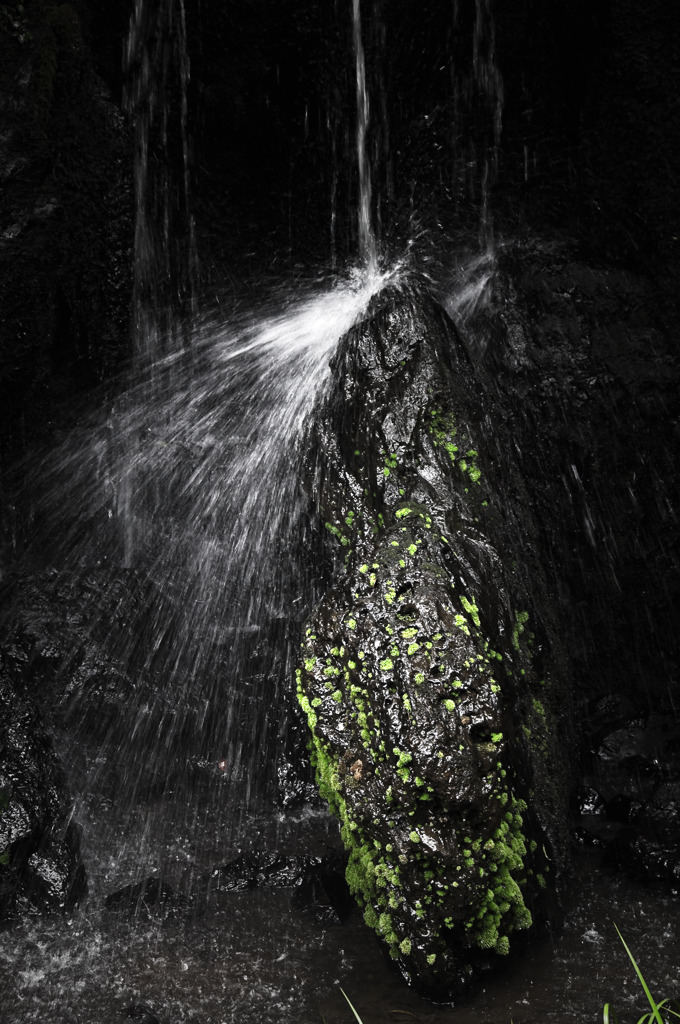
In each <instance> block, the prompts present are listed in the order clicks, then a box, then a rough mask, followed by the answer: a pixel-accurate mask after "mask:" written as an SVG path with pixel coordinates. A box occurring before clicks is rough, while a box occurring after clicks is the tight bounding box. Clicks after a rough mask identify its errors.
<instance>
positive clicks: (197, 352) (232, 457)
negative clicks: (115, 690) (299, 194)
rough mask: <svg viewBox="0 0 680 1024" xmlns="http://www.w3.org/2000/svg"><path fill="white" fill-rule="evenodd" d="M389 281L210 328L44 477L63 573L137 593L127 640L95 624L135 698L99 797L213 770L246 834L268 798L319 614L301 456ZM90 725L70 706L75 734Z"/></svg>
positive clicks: (105, 760)
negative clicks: (97, 570) (340, 363)
mask: <svg viewBox="0 0 680 1024" xmlns="http://www.w3.org/2000/svg"><path fill="white" fill-rule="evenodd" d="M388 277H389V275H378V274H370V273H363V274H362V275H359V274H358V273H357V274H355V276H354V278H353V279H352V280H350V281H348V282H345V283H341V284H337V285H336V286H335V287H333V288H331V289H330V290H327V291H325V292H323V293H321V294H316V295H312V296H308V297H306V298H302V299H300V300H299V301H297V302H295V303H293V304H290V305H289V306H288V307H285V306H283V307H281V306H280V305H279V306H277V305H276V304H271V305H270V306H269V308H268V310H267V314H266V315H260V316H258V317H251V316H245V315H244V316H242V317H240V318H238V319H236V320H233V321H231V322H229V323H216V322H215V321H214V320H210V318H208V317H206V318H205V319H204V322H203V324H202V325H200V326H199V327H198V328H197V329H196V334H195V337H194V339H193V343H192V346H191V351H190V352H189V351H187V352H182V351H178V352H175V353H173V354H172V355H169V356H167V357H166V358H165V359H163V360H159V361H158V363H157V365H156V367H155V371H154V381H155V385H154V388H153V390H152V391H150V390H149V389H148V388H147V387H146V386H145V385H144V384H143V383H142V384H138V385H136V386H133V387H131V388H130V389H129V390H128V391H127V392H126V393H125V394H124V395H123V396H122V398H121V399H120V400H119V401H118V403H117V405H116V407H115V409H114V410H113V412H112V414H111V415H110V417H109V418H108V420H107V421H106V422H105V423H104V424H103V425H99V426H96V425H95V426H94V427H93V426H88V428H87V429H85V430H84V431H83V432H82V433H81V434H79V435H78V436H73V437H71V438H70V439H69V440H68V441H67V442H66V443H65V444H64V445H63V446H62V448H61V449H60V450H58V451H57V452H56V453H53V454H52V455H51V456H50V459H49V464H45V465H43V466H41V467H39V471H38V473H37V474H36V477H37V478H38V479H40V481H44V486H43V487H42V493H43V498H42V500H41V502H40V507H39V515H40V517H41V518H42V519H44V524H43V523H41V527H40V532H41V533H42V531H43V525H44V528H45V529H46V530H47V534H46V536H47V544H48V549H49V551H50V558H51V561H52V564H55V563H56V564H59V565H60V566H61V567H63V568H64V569H65V570H66V571H67V572H71V573H75V574H76V575H77V574H79V573H80V574H83V575H84V574H87V573H88V572H91V568H92V566H93V565H98V566H100V567H103V571H110V572H111V573H113V574H116V573H118V574H119V575H120V573H121V572H123V574H124V575H126V574H127V577H128V578H129V579H130V580H134V581H135V587H134V588H133V589H134V596H133V597H130V596H129V597H128V598H124V599H123V601H124V603H126V607H125V612H124V615H122V617H121V616H119V617H118V618H119V619H121V618H122V620H123V621H124V623H125V626H124V628H122V629H121V628H111V627H110V625H109V624H108V623H107V622H104V621H102V615H101V614H100V615H99V619H98V618H97V613H96V611H93V613H92V616H91V618H92V630H93V632H97V633H98V635H100V636H101V635H102V633H104V634H105V635H106V647H107V651H108V654H109V656H110V658H111V661H112V663H114V664H115V665H116V666H117V671H118V673H119V674H121V673H122V674H123V675H125V676H126V678H127V679H128V680H130V681H131V683H130V687H129V691H130V692H129V693H128V695H127V697H126V707H125V709H124V712H123V713H124V716H125V723H124V726H123V727H122V728H121V727H119V728H117V730H115V735H113V734H112V736H111V737H110V739H108V738H104V740H103V741H102V742H103V746H104V747H106V746H107V744H108V745H110V746H112V749H110V750H108V749H102V750H101V751H99V752H95V756H94V760H95V761H96V762H97V764H98V765H99V766H100V767H99V768H95V769H94V774H92V775H91V776H90V779H89V781H88V785H89V786H92V785H96V784H97V773H98V772H107V771H109V770H110V763H109V762H110V760H111V758H115V760H116V761H117V762H119V763H123V762H124V763H125V777H124V779H122V780H121V792H120V793H119V794H118V797H117V799H118V800H119V801H128V802H129V804H132V803H133V802H134V801H135V800H136V799H138V794H139V791H140V789H141V788H143V785H144V779H145V777H147V776H148V774H149V771H150V766H153V767H154V769H155V770H158V768H159V766H162V765H171V764H176V763H177V760H178V759H181V760H182V762H183V763H186V764H189V763H190V762H192V760H193V761H194V762H196V761H197V760H199V759H203V760H204V761H205V760H206V759H207V760H208V761H210V762H211V763H213V764H217V763H219V765H220V769H221V772H222V777H226V778H228V779H232V780H233V781H234V784H235V785H238V788H239V797H238V801H237V802H238V803H239V805H240V808H239V810H238V811H236V812H234V811H232V825H233V827H234V828H237V827H238V821H239V819H240V817H241V816H242V814H243V813H245V811H246V810H247V809H248V806H249V805H250V804H251V802H252V801H257V800H258V799H260V797H262V796H263V794H264V793H265V791H266V789H267V787H268V786H271V784H272V771H275V767H276V764H275V762H276V749H272V746H274V748H275V747H276V743H277V735H278V733H277V730H280V722H279V719H280V708H279V705H280V694H279V693H278V692H277V687H278V685H279V679H281V678H282V668H285V664H284V665H283V666H282V664H281V661H282V659H283V661H284V662H285V651H286V643H290V638H291V632H294V629H293V630H291V629H290V628H289V627H290V624H291V622H292V623H294V622H295V621H297V620H301V619H302V617H303V616H304V615H305V614H306V613H307V612H308V610H309V606H310V603H311V602H312V601H313V600H314V599H315V589H314V587H315V583H314V566H313V565H310V564H305V559H304V555H303V556H301V554H300V552H301V551H303V552H304V535H305V529H306V524H307V523H309V521H310V515H312V516H313V510H314V501H315V495H314V489H313V488H314V482H313V480H311V479H307V478H303V475H302V473H301V466H302V459H303V457H304V456H305V454H306V453H305V452H304V450H303V448H304V446H303V445H302V443H301V442H302V441H303V439H304V434H305V426H306V423H307V421H308V417H309V416H310V414H311V413H312V411H313V408H314V406H315V403H316V402H317V401H318V400H319V399H320V398H321V396H322V395H323V393H324V388H325V386H326V384H327V382H328V380H329V357H330V355H331V354H332V352H333V350H334V348H335V347H336V345H337V342H338V341H339V339H340V338H341V337H342V336H343V335H344V334H345V333H346V332H347V331H348V330H349V329H350V328H351V327H352V325H353V324H354V323H355V322H356V321H357V319H358V318H360V317H361V316H362V315H363V313H364V312H365V310H366V308H367V306H368V303H369V301H370V300H371V298H372V296H373V295H375V294H376V293H377V292H378V291H379V290H380V289H381V287H382V286H383V284H384V283H385V281H386V280H387V279H388ZM308 561H309V558H308ZM140 581H141V585H140ZM105 586H106V584H105ZM282 649H283V653H282ZM277 659H278V661H277ZM277 671H278V676H277ZM273 705H274V706H277V713H276V714H274V715H272V714H270V712H271V708H272V706H273ZM83 714H84V713H83ZM78 715H79V711H78V701H77V699H74V708H73V712H72V714H71V722H72V724H73V722H75V728H76V729H78V728H79V725H78ZM88 728H89V727H88V726H87V724H86V723H85V721H84V719H83V725H82V729H81V732H82V733H83V734H84V735H87V731H88ZM121 734H122V735H123V739H121ZM265 765H268V766H270V767H269V778H267V771H266V770H265ZM175 775H176V772H175ZM175 796H176V797H177V793H175ZM185 796H186V794H185ZM184 803H185V804H186V805H187V810H188V812H190V807H189V806H188V805H190V803H191V801H190V800H184Z"/></svg>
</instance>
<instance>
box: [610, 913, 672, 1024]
mask: <svg viewBox="0 0 680 1024" xmlns="http://www.w3.org/2000/svg"><path fill="white" fill-rule="evenodd" d="M614 927H615V928H616V934H617V935H618V937H619V938H620V939H621V942H622V943H623V948H624V949H625V951H626V953H627V954H628V959H629V960H630V962H631V963H632V965H633V967H634V968H635V973H636V974H637V976H638V978H639V979H640V984H641V985H642V988H643V990H644V993H645V995H646V996H647V1002H648V1003H649V1005H650V1007H651V1009H650V1010H649V1011H648V1012H647V1013H643V1015H642V1016H641V1017H640V1019H639V1020H638V1022H637V1024H654V1022H656V1024H668V1019H666V1020H664V1018H663V1017H662V1016H661V1011H662V1010H663V1011H664V1013H665V1014H666V1015H668V1014H670V1016H671V1017H676V1018H677V1019H678V1020H680V1013H676V1012H675V1010H672V1009H671V1008H670V1006H669V1005H668V999H662V1000H661V1002H660V1003H657V1001H656V1000H655V999H654V996H653V995H652V993H651V992H650V990H649V986H648V984H647V982H646V981H645V979H644V977H643V976H642V971H641V970H640V968H639V967H638V965H637V961H636V960H635V957H634V956H633V954H632V953H631V951H630V949H629V948H628V946H627V945H626V940H625V939H624V937H623V935H622V934H621V932H620V931H619V929H618V926H617V925H614ZM602 1021H603V1024H617V1018H616V1014H615V1013H614V1010H613V1008H611V1007H610V1005H609V1003H605V1004H604V1009H603V1011H602Z"/></svg>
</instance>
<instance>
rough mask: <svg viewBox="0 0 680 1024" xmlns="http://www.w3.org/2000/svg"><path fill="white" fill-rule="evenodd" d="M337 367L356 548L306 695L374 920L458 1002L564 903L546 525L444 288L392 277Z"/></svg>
mask: <svg viewBox="0 0 680 1024" xmlns="http://www.w3.org/2000/svg"><path fill="white" fill-rule="evenodd" d="M333 374H334V382H335V390H334V393H333V395H332V396H331V398H330V399H329V400H328V402H327V404H326V406H325V408H324V409H323V411H322V413H321V415H320V416H319V418H318V421H317V424H316V426H315V428H314V431H315V433H316V438H315V439H314V440H313V443H312V444H311V446H310V450H311V452H312V455H310V458H316V459H317V460H318V463H317V466H316V469H315V475H314V479H315V480H316V482H317V488H318V489H317V492H316V498H317V500H318V501H319V504H320V513H321V516H322V518H323V521H324V522H325V527H326V530H327V533H328V536H329V538H330V540H331V542H332V543H334V544H335V545H336V548H337V558H336V567H335V572H334V578H333V582H332V585H331V587H330V589H329V590H328V592H327V593H326V596H325V598H324V600H323V601H322V602H321V605H320V606H319V608H318V609H317V611H316V613H315V614H314V616H313V618H312V620H311V621H310V623H309V624H308V627H307V629H306V636H305V638H304V642H303V644H302V652H301V659H300V663H299V667H298V669H297V692H298V699H299V702H300V704H301V706H302V708H303V710H304V712H305V713H306V716H307V723H308V726H309V729H310V732H311V752H312V760H313V762H314V764H315V766H316V773H317V781H318V785H319V788H320V791H321V793H322V795H323V796H324V797H325V798H326V800H327V801H328V804H329V806H330V808H331V810H332V811H333V813H334V814H336V815H337V817H338V818H339V820H340V822H341V831H342V837H343V841H344V843H345V846H346V847H347V850H348V852H349V864H348V869H347V880H348V882H349V886H350V889H351V890H352V892H353V894H354V895H355V897H356V899H357V900H358V902H359V904H360V905H361V906H362V907H363V909H364V916H365V919H366V922H367V923H368V924H369V925H370V926H371V927H372V928H374V929H375V931H376V932H377V934H378V936H379V937H380V938H381V940H382V941H383V942H384V944H385V945H386V947H387V949H388V951H389V954H390V956H391V957H392V958H394V959H395V960H396V961H397V964H398V966H399V967H400V969H401V971H402V973H403V974H404V975H405V976H406V977H407V978H408V979H409V980H410V981H412V982H413V983H415V984H416V985H418V986H419V987H420V988H421V989H422V990H424V991H426V992H427V993H428V994H430V995H433V996H450V995H451V994H454V993H455V992H457V991H460V990H461V989H462V988H464V987H465V985H466V984H467V983H468V982H469V980H470V979H471V978H473V977H474V976H475V975H476V974H477V973H478V972H479V970H481V969H483V968H485V967H487V966H489V965H490V964H492V963H493V962H494V959H495V958H497V957H498V956H502V955H504V954H507V953H508V952H509V950H510V948H511V945H513V944H515V941H516V938H517V937H519V936H520V935H522V934H524V933H527V932H529V931H530V930H531V929H532V928H535V927H536V926H537V925H540V924H541V923H545V922H546V921H550V920H554V919H555V918H556V917H558V916H559V888H560V872H561V870H562V868H563V866H564V863H565V850H566V841H565V832H566V818H567V815H566V801H567V789H568V786H567V772H566V768H565V756H564V748H563V746H562V744H561V743H560V742H559V741H558V738H557V733H556V730H557V724H558V719H557V709H558V708H561V709H562V711H565V710H566V708H567V707H568V701H567V699H566V697H565V692H564V683H563V680H562V677H561V676H560V675H559V674H558V672H557V670H556V669H555V667H554V665H553V667H552V669H551V672H550V673H549V672H548V671H547V667H548V664H549V663H550V662H551V659H553V660H556V659H555V653H556V651H555V645H556V641H555V639H554V637H553V636H552V633H553V631H552V628H551V621H550V615H551V613H550V610H549V609H550V605H549V602H548V600H547V595H546V593H545V582H544V581H543V578H542V575H541V567H540V558H539V556H538V553H537V550H536V548H535V536H536V531H535V525H534V523H533V520H532V516H531V508H530V504H529V502H528V500H527V498H526V495H525V493H524V489H523V484H522V480H521V477H520V476H519V474H516V473H515V474H514V475H513V472H512V460H511V459H510V460H508V459H500V458H498V450H499V449H500V448H502V447H503V446H506V447H509V446H511V445H512V438H511V437H503V438H500V439H498V440H496V441H492V438H493V418H494V410H493V402H492V399H491V392H490V390H489V391H488V393H485V392H487V384H486V382H485V381H484V379H483V378H482V377H481V376H480V375H479V374H478V372H477V371H476V370H475V369H474V368H473V365H472V362H471V361H470V359H469V357H468V354H467V352H466V349H465V347H464V344H463V343H462V341H461V339H460V337H459V336H458V335H457V333H456V330H455V328H454V326H453V324H452V322H451V321H450V320H449V318H448V316H447V315H446V314H445V313H444V312H443V311H442V310H441V309H440V308H439V307H438V306H437V305H436V304H435V303H434V302H433V301H432V299H430V298H429V296H428V295H427V293H426V292H425V290H424V289H422V288H421V287H419V286H418V285H414V284H410V285H408V286H406V285H403V286H401V287H397V286H394V287H389V288H387V289H386V290H385V291H384V292H383V293H382V294H381V295H380V296H379V297H378V299H377V300H376V301H375V303H374V307H373V309H372V310H371V314H370V316H369V317H368V318H367V319H366V321H365V322H364V323H362V324H360V325H359V326H358V327H356V328H355V329H354V330H353V331H352V332H350V334H349V335H348V336H347V337H346V338H345V340H344V342H343V343H342V345H341V349H340V352H339V356H338V358H337V360H336V363H335V366H334V368H333ZM315 453H316V454H315ZM319 453H322V454H319ZM319 466H320V468H319ZM310 473H311V467H310ZM538 609H540V610H541V613H542V616H541V617H542V618H543V620H544V622H543V628H542V627H541V623H540V621H539V615H538ZM561 660H562V659H560V661H561Z"/></svg>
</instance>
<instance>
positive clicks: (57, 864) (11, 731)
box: [0, 671, 86, 920]
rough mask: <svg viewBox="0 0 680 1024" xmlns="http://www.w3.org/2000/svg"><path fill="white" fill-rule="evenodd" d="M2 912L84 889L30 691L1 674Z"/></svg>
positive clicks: (36, 908)
mask: <svg viewBox="0 0 680 1024" xmlns="http://www.w3.org/2000/svg"><path fill="white" fill-rule="evenodd" d="M0 754H1V760H0V920H7V919H8V918H12V917H15V916H17V915H18V914H23V913H38V912H41V911H46V910H58V909H65V908H67V907H69V906H71V905H72V904H73V903H74V902H75V901H77V900H78V899H79V898H80V897H81V896H82V895H84V893H85V887H86V886H85V872H84V870H83V867H82V864H81V861H80V854H79V837H78V833H77V830H76V827H75V825H74V824H73V823H72V822H71V821H70V801H69V800H68V795H67V793H66V790H65V786H64V781H63V778H62V775H61V772H60V770H59V767H58V764H57V761H56V757H55V755H54V753H53V751H52V748H51V744H50V741H49V739H48V737H47V734H46V732H45V729H44V727H43V725H42V723H41V721H40V718H39V715H38V712H37V710H36V708H35V706H34V705H33V703H32V702H31V700H30V698H29V697H28V696H27V695H26V694H25V693H21V692H20V690H19V688H18V687H16V686H15V685H14V684H13V683H12V681H11V679H10V677H9V676H8V674H7V673H6V672H4V671H2V673H1V674H0Z"/></svg>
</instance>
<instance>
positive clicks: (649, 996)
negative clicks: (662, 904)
mask: <svg viewBox="0 0 680 1024" xmlns="http://www.w3.org/2000/svg"><path fill="white" fill-rule="evenodd" d="M614 927H615V928H616V933H617V935H618V937H619V938H620V939H621V942H622V943H623V948H624V949H625V951H626V953H627V954H628V958H629V960H630V962H631V963H632V965H633V967H634V968H635V973H636V974H637V976H638V978H639V979H640V984H641V985H642V987H643V989H644V991H645V995H646V996H647V1000H648V1002H649V1005H650V1006H651V1008H652V1015H653V1018H654V1020H655V1021H656V1022H657V1024H664V1021H663V1018H662V1016H661V1014H660V1013H659V1007H658V1006H657V1005H656V1003H655V1001H654V997H653V995H652V993H651V992H650V991H649V986H648V985H647V982H646V981H645V979H644V977H643V976H642V971H641V970H640V968H639V967H638V965H637V961H636V959H635V957H634V956H633V954H632V953H631V951H630V950H629V949H628V946H627V945H626V940H625V939H624V937H623V935H622V934H621V932H620V931H619V928H618V925H616V924H615V925H614Z"/></svg>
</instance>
